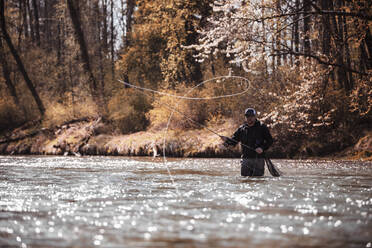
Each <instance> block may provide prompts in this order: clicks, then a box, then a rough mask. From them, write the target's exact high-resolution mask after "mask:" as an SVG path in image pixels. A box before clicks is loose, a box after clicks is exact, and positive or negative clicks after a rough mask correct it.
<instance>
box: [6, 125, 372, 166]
mask: <svg viewBox="0 0 372 248" xmlns="http://www.w3.org/2000/svg"><path fill="white" fill-rule="evenodd" d="M234 129H235V127H233V125H232V124H228V125H226V124H225V125H224V126H223V127H222V126H221V127H214V130H215V131H216V132H217V133H219V134H222V135H227V136H228V135H230V134H231V132H232V131H231V130H234ZM163 152H165V154H166V156H173V157H239V148H238V147H237V148H234V149H226V148H224V147H223V146H221V140H220V138H219V137H218V136H217V135H215V134H213V133H211V132H209V131H207V130H187V131H175V130H168V131H167V132H165V130H161V131H157V132H154V131H147V132H138V133H134V134H128V135H121V134H114V133H113V132H111V131H109V130H108V127H107V125H106V124H104V123H103V122H102V121H101V119H96V120H88V119H81V120H75V121H71V122H70V123H66V124H63V125H61V126H57V127H53V128H49V129H46V128H36V127H33V128H26V129H19V130H13V131H12V132H11V133H8V134H7V135H5V136H3V137H1V138H0V154H11V155H20V154H27V155H76V156H80V155H111V156H112V155H113V156H160V155H163ZM283 154H286V152H285V151H284V150H281V148H280V147H278V146H275V144H274V146H273V148H271V149H270V152H269V156H271V157H276V158H285V157H286V156H285V155H283ZM302 156H304V155H303V154H301V155H300V156H299V157H302ZM305 157H306V154H305ZM329 157H331V158H348V159H362V160H372V132H368V133H366V135H365V136H363V137H362V138H361V139H359V141H358V142H357V143H356V144H355V145H354V146H352V147H350V148H348V149H347V150H345V151H342V152H339V153H338V154H334V155H330V156H329Z"/></svg>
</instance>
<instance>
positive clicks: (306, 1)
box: [303, 0, 311, 54]
mask: <svg viewBox="0 0 372 248" xmlns="http://www.w3.org/2000/svg"><path fill="white" fill-rule="evenodd" d="M303 1H304V2H303V3H304V12H305V13H306V12H309V11H310V8H311V6H310V2H311V0H303ZM303 28H304V40H303V42H304V53H305V54H310V51H311V48H310V16H309V15H308V14H304V27H303Z"/></svg>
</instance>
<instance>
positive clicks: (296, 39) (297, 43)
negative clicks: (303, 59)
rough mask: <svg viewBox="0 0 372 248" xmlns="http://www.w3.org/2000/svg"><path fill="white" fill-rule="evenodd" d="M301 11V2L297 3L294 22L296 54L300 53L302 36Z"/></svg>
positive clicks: (297, 0)
mask: <svg viewBox="0 0 372 248" xmlns="http://www.w3.org/2000/svg"><path fill="white" fill-rule="evenodd" d="M299 9H300V0H296V1H295V12H296V15H295V17H294V18H295V21H294V27H293V39H294V49H295V52H296V53H299V52H300V34H299V21H300V15H299V14H298V12H299ZM295 61H296V62H295V63H296V65H298V62H297V59H295Z"/></svg>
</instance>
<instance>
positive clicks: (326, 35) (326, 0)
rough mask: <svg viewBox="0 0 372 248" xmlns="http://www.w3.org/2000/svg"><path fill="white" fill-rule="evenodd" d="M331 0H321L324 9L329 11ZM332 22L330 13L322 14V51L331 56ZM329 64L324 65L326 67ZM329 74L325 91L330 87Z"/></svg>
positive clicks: (325, 78) (324, 79) (325, 82)
mask: <svg viewBox="0 0 372 248" xmlns="http://www.w3.org/2000/svg"><path fill="white" fill-rule="evenodd" d="M330 1H331V0H319V2H320V4H321V8H322V10H325V11H328V10H330ZM330 27H331V23H330V20H329V15H322V31H321V32H322V33H321V34H322V53H323V54H324V55H326V56H327V58H329V56H330V47H331V36H330V33H331V29H330ZM327 67H328V66H327V65H324V69H326V68H327ZM328 82H329V76H325V77H324V78H323V91H325V90H326V89H327V87H328Z"/></svg>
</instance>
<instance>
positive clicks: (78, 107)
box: [42, 93, 97, 127]
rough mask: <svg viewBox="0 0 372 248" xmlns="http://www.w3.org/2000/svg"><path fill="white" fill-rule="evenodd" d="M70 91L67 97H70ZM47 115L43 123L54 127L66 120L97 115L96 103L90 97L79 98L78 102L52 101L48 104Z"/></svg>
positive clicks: (45, 125)
mask: <svg viewBox="0 0 372 248" xmlns="http://www.w3.org/2000/svg"><path fill="white" fill-rule="evenodd" d="M70 97H71V96H70V93H66V98H70ZM45 105H46V106H47V108H46V111H45V117H44V119H43V123H42V125H43V126H44V127H53V126H58V125H61V124H63V123H64V122H66V121H69V120H73V119H77V118H83V117H87V118H91V117H95V116H96V115H97V109H96V104H95V103H94V102H93V100H92V99H91V98H90V97H85V98H83V97H82V98H79V101H78V102H74V103H73V104H72V103H71V101H65V102H64V103H61V102H59V101H51V102H49V103H47V104H45Z"/></svg>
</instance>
